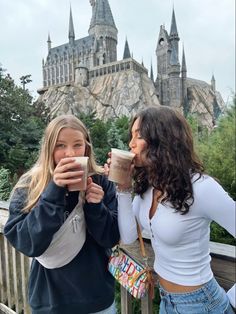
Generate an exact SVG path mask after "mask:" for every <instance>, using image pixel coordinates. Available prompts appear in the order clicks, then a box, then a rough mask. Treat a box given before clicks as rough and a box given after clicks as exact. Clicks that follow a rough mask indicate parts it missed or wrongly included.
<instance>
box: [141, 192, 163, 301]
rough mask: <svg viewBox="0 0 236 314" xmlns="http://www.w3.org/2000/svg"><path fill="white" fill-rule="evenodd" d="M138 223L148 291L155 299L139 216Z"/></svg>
mask: <svg viewBox="0 0 236 314" xmlns="http://www.w3.org/2000/svg"><path fill="white" fill-rule="evenodd" d="M159 197H160V193H158V201H157V205H156V206H158V204H159V203H160V200H159ZM136 225H137V232H138V238H139V245H140V251H141V254H142V257H143V261H144V264H145V265H144V266H145V270H144V271H143V272H147V282H148V292H149V296H150V298H151V299H153V298H154V282H155V281H154V277H153V273H152V269H151V268H150V267H149V265H148V257H147V254H146V250H145V245H144V241H143V237H142V231H141V228H140V225H139V223H138V220H137V218H136Z"/></svg>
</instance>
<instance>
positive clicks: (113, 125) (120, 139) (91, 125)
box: [79, 112, 129, 165]
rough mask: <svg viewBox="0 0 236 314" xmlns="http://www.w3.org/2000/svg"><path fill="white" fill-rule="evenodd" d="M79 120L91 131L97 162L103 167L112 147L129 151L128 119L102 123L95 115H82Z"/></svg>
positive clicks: (123, 118) (122, 118)
mask: <svg viewBox="0 0 236 314" xmlns="http://www.w3.org/2000/svg"><path fill="white" fill-rule="evenodd" d="M79 118H80V119H81V120H82V121H83V123H84V124H85V126H86V127H87V128H88V129H89V132H90V136H91V139H92V143H93V147H94V152H95V155H96V159H97V162H98V163H99V164H101V165H103V164H104V163H105V162H106V160H107V158H108V155H107V154H108V152H110V151H111V148H112V147H116V148H120V149H128V146H127V143H128V125H129V119H128V118H127V117H125V116H124V117H121V118H117V119H116V120H114V121H112V120H108V121H102V120H100V119H97V118H95V113H94V112H92V113H90V114H87V115H85V114H80V115H79Z"/></svg>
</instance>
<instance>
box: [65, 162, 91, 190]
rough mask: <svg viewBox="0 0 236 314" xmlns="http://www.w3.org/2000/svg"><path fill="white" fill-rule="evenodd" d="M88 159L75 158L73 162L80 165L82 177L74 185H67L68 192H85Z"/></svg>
mask: <svg viewBox="0 0 236 314" xmlns="http://www.w3.org/2000/svg"><path fill="white" fill-rule="evenodd" d="M88 159H89V158H88V157H87V156H82V157H75V162H76V163H77V164H80V166H81V170H83V171H84V174H83V177H81V179H82V180H81V181H80V182H78V183H76V184H69V185H68V191H70V192H72V191H85V190H86V188H87V178H88Z"/></svg>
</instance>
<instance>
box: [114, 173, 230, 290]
mask: <svg viewBox="0 0 236 314" xmlns="http://www.w3.org/2000/svg"><path fill="white" fill-rule="evenodd" d="M197 177H198V176H197V175H196V176H194V178H193V181H192V182H193V191H194V203H193V205H192V206H191V207H190V210H189V212H188V213H187V214H185V215H181V214H180V213H179V212H175V210H174V209H173V208H172V207H171V206H170V203H168V202H166V203H164V204H159V205H158V207H157V210H156V212H155V214H154V216H153V217H152V218H151V219H149V210H150V208H151V204H152V195H153V188H149V189H148V190H147V191H146V192H145V194H144V197H143V198H141V197H140V196H135V197H134V199H133V201H132V198H131V195H129V194H125V193H118V222H119V228H120V235H121V241H122V242H123V243H125V244H129V243H132V242H133V241H135V240H136V239H137V230H136V223H135V216H136V217H137V220H138V222H139V224H140V225H141V228H142V229H145V230H147V231H148V232H149V233H150V235H151V244H152V248H153V250H154V254H155V260H154V269H155V271H156V272H157V273H158V274H159V275H160V276H161V277H162V278H164V279H166V280H169V281H171V282H174V283H176V284H179V285H185V286H195V285H200V284H204V283H206V282H208V281H209V280H210V279H211V278H212V277H213V273H212V270H211V267H210V260H211V257H210V254H209V252H210V249H209V234H210V223H211V221H212V220H214V221H215V222H217V223H218V224H219V225H221V226H222V227H224V228H225V229H226V230H227V231H228V232H229V233H230V234H232V235H233V236H235V202H234V201H233V199H232V198H231V197H230V196H229V195H228V194H227V193H226V192H225V191H224V189H223V188H222V187H221V186H220V185H219V184H218V183H217V182H216V181H215V180H214V179H213V178H211V177H210V176H207V175H203V176H202V177H201V178H200V179H198V180H196V178H197Z"/></svg>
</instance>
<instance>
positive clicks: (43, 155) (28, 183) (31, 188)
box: [14, 115, 103, 212]
mask: <svg viewBox="0 0 236 314" xmlns="http://www.w3.org/2000/svg"><path fill="white" fill-rule="evenodd" d="M63 128H72V129H75V130H78V131H80V132H81V133H82V134H83V136H84V140H85V144H86V148H85V156H88V157H89V174H90V175H91V174H94V173H100V174H101V173H103V169H102V167H100V166H98V165H97V164H96V161H95V156H94V152H93V148H92V142H91V139H90V135H89V133H88V131H87V129H86V127H85V126H84V124H83V123H82V122H81V121H80V120H79V119H78V118H76V117H75V116H73V115H61V116H58V117H56V118H55V119H53V120H52V121H51V122H50V123H49V124H48V126H47V128H46V129H45V132H44V136H43V138H42V144H41V148H40V152H39V157H38V160H37V161H36V163H35V164H34V166H33V167H32V168H31V169H30V170H29V171H27V172H26V173H25V174H24V175H23V176H22V177H21V178H20V180H19V181H18V183H17V184H16V186H15V187H14V190H15V189H17V188H26V189H27V190H28V194H27V195H28V197H27V200H26V203H25V206H24V208H23V209H22V211H24V212H30V210H31V209H32V208H33V207H34V206H35V204H36V203H37V201H38V199H39V197H40V195H41V194H42V192H43V191H44V189H45V187H46V186H47V185H48V183H49V182H50V181H51V180H52V177H53V172H54V169H55V163H54V160H53V152H54V149H55V145H56V142H57V138H58V135H59V132H60V131H61V130H62V129H63Z"/></svg>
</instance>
